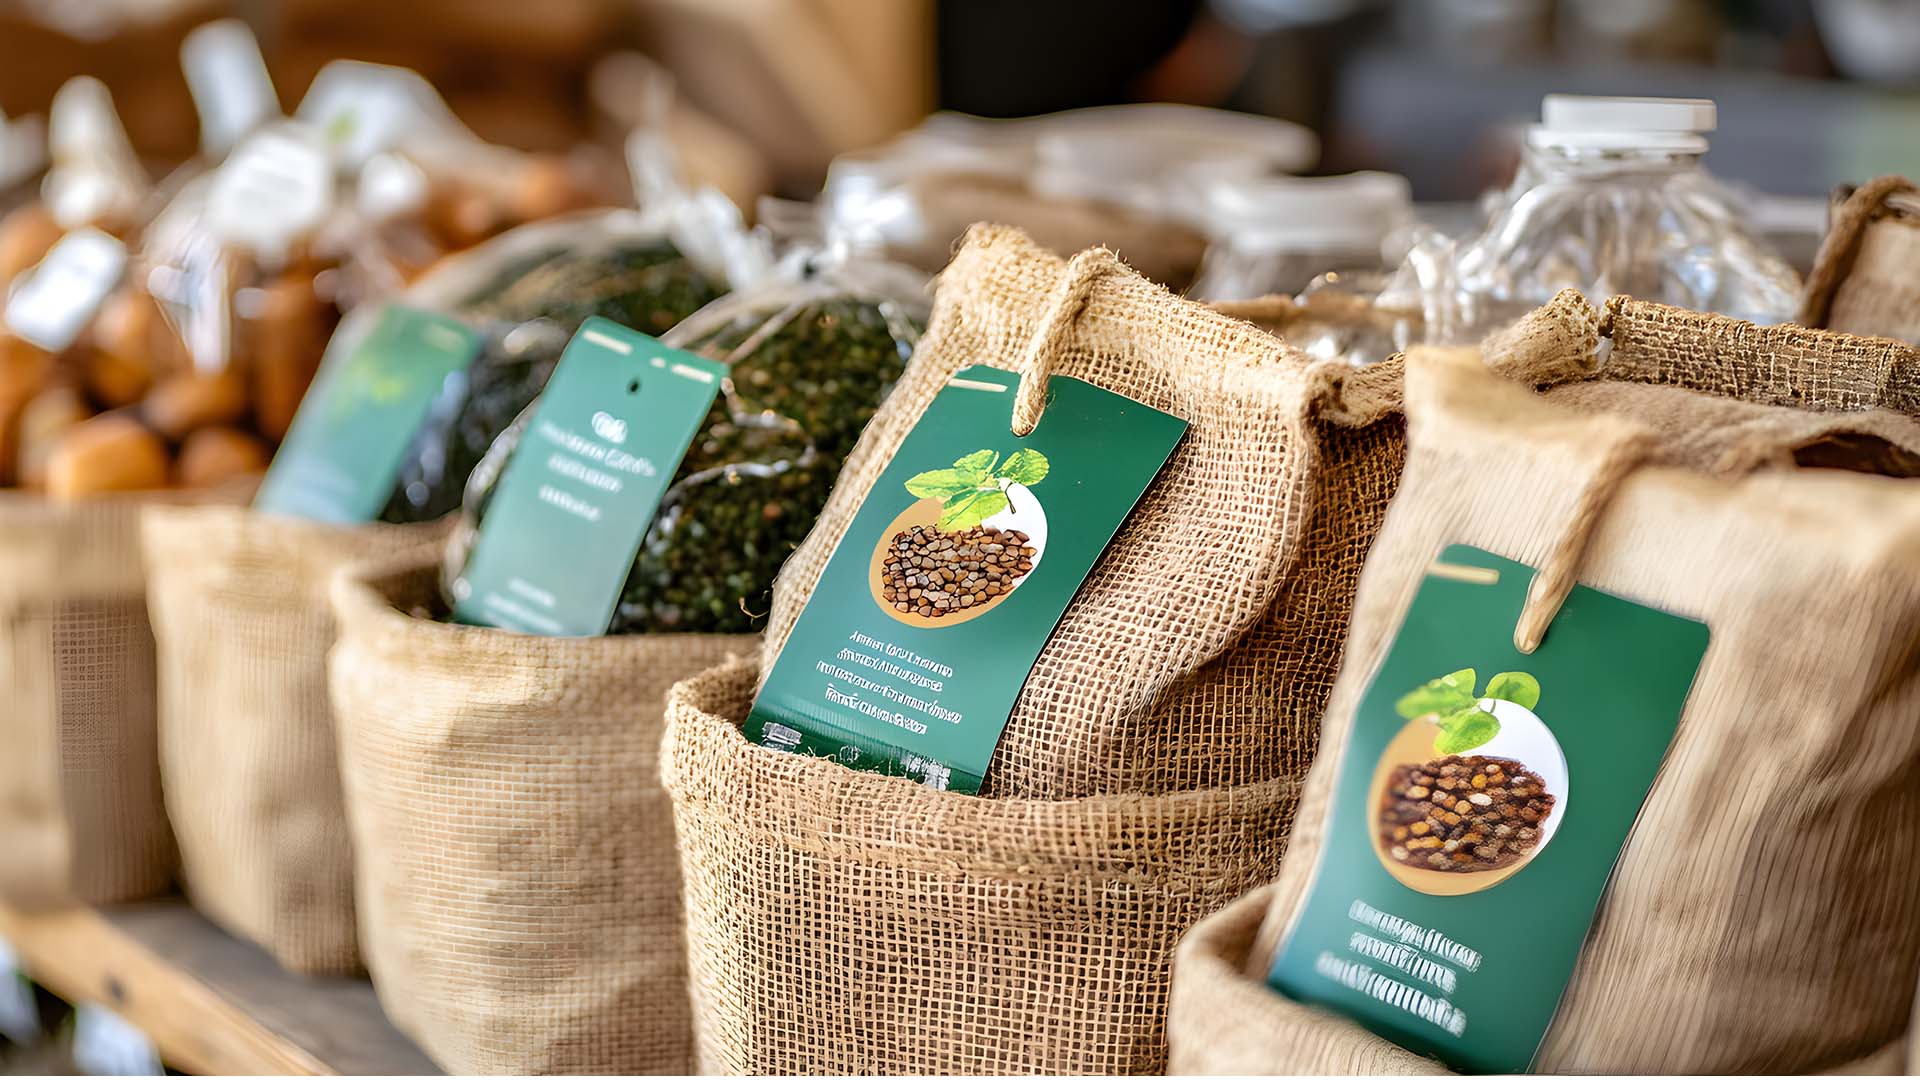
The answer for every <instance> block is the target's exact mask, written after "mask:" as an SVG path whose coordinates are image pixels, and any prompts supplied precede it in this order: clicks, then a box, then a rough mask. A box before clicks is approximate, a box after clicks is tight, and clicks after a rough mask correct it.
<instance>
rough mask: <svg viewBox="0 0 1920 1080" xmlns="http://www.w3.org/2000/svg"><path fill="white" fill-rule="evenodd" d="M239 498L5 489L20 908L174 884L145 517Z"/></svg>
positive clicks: (2, 792) (3, 542)
mask: <svg viewBox="0 0 1920 1080" xmlns="http://www.w3.org/2000/svg"><path fill="white" fill-rule="evenodd" d="M235 497H239V496H238V495H237V494H236V493H233V492H226V491H223V492H219V493H199V494H184V493H178V492H172V493H152V494H146V495H138V496H120V497H113V498H102V499H97V500H91V501H87V502H79V503H55V502H49V501H47V500H46V499H43V498H41V497H39V496H37V495H32V494H26V493H12V494H6V495H4V496H0V695H4V697H5V701H6V708H5V709H4V710H0V746H5V747H6V748H7V750H6V753H4V754H0V896H3V897H5V898H6V899H7V900H8V901H9V902H12V903H16V904H29V905H35V906H39V905H48V904H60V903H70V902H73V901H81V902H86V903H108V902H111V901H115V900H133V899H138V898H140V897H144V896H150V895H152V894H154V893H157V892H161V891H163V890H165V889H166V887H167V885H168V883H169V882H170V881H171V879H172V877H173V867H174V847H173V836H172V834H171V833H170V832H169V831H168V829H167V818H166V812H165V810H164V809H163V808H162V805H161V798H160V770H159V765H158V763H157V761H156V757H155V755H156V751H155V735H154V650H153V631H152V629H151V628H150V627H149V625H148V622H147V601H146V582H145V575H144V573H143V572H142V569H141V562H140V529H139V525H140V511H141V507H142V506H143V505H146V504H149V503H153V502H162V501H182V500H197V499H219V498H235Z"/></svg>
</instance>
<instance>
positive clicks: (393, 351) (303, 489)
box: [253, 304, 480, 525]
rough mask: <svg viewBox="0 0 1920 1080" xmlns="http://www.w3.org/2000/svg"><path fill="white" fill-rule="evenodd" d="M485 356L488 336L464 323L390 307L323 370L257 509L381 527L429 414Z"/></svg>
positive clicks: (296, 418)
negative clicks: (483, 343) (483, 339)
mask: <svg viewBox="0 0 1920 1080" xmlns="http://www.w3.org/2000/svg"><path fill="white" fill-rule="evenodd" d="M479 353H480V335H479V334H477V333H475V332H474V331H473V330H472V329H470V328H468V327H467V326H465V325H463V324H462V323H461V322H460V321H459V320H457V319H454V318H451V317H449V316H446V315H437V314H434V313H432V312H426V311H415V310H413V309H412V308H405V307H401V306H400V305H398V304H389V305H387V307H386V308H385V309H384V310H383V311H381V313H380V317H379V321H378V322H376V323H375V324H374V326H373V329H372V330H371V331H370V332H369V333H368V334H367V336H366V338H365V340H363V341H361V342H360V343H359V344H358V345H357V346H355V347H354V348H353V349H352V350H351V351H349V352H347V353H345V354H344V355H341V356H339V357H337V358H331V359H329V360H328V361H327V362H326V363H325V364H324V365H323V366H322V367H321V370H320V373H319V375H318V376H317V377H316V378H315V379H314V383H313V388H312V389H311V390H310V391H308V392H307V396H306V398H305V400H303V401H302V402H301V403H300V411H299V412H297V413H295V414H294V419H293V426H292V428H291V429H289V431H288V432H287V439H286V442H285V443H284V444H283V445H282V446H281V447H280V452H279V453H277V454H275V455H274V458H273V465H272V466H271V467H270V468H269V469H268V470H267V476H266V479H265V480H264V481H262V483H261V485H260V493H259V494H258V495H257V496H255V497H254V502H253V505H254V508H255V509H257V510H262V511H266V512H268V513H274V514H286V515H289V516H292V517H303V518H309V519H312V520H314V521H325V522H331V523H334V524H340V525H351V524H358V523H362V522H368V521H372V520H374V518H376V517H377V516H379V514H380V511H381V509H382V508H384V507H385V506H386V504H387V499H388V497H389V496H390V495H391V494H392V490H393V482H394V478H395V477H396V476H397V475H398V474H399V471H400V462H401V458H402V457H403V456H404V455H405V454H406V452H407V448H408V446H410V445H411V444H412V442H413V439H414V435H415V433H416V432H417V431H418V429H419V427H420V424H421V421H423V420H425V419H426V416H427V411H428V410H429V409H430V408H432V407H433V403H434V402H435V400H437V399H439V398H440V397H441V396H442V393H443V391H445V390H446V389H447V388H448V383H449V380H456V379H464V378H465V377H466V371H467V367H468V366H469V365H471V364H472V363H473V360H474V357H476V356H478V355H479Z"/></svg>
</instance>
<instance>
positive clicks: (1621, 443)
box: [1513, 431, 1654, 655]
mask: <svg viewBox="0 0 1920 1080" xmlns="http://www.w3.org/2000/svg"><path fill="white" fill-rule="evenodd" d="M1653 443H1654V440H1653V437H1652V435H1651V433H1649V432H1646V431H1639V432H1635V433H1633V434H1632V435H1629V436H1627V437H1625V438H1621V439H1618V440H1616V441H1615V442H1614V443H1613V444H1612V445H1611V446H1609V447H1608V448H1607V450H1606V457H1605V458H1604V459H1602V461H1601V462H1600V467H1599V468H1598V469H1597V470H1595V471H1594V474H1593V476H1592V477H1590V478H1589V479H1588V481H1587V486H1586V488H1585V489H1584V490H1582V491H1581V492H1580V501H1579V503H1578V504H1577V505H1576V506H1575V507H1574V511H1573V519H1572V520H1571V521H1569V522H1568V523H1567V528H1566V531H1565V532H1564V533H1563V534H1562V535H1561V537H1560V541H1559V543H1557V544H1555V545H1554V548H1553V551H1552V552H1551V553H1549V554H1548V555H1547V559H1546V561H1545V562H1543V563H1541V565H1540V570H1539V572H1537V573H1535V574H1534V575H1533V583H1532V584H1531V585H1529V586H1527V599H1526V603H1524V604H1522V605H1521V607H1520V619H1519V621H1518V622H1517V623H1515V624H1514V627H1513V647H1514V648H1515V649H1518V650H1520V652H1521V653H1523V654H1527V655H1532V653H1533V651H1534V650H1535V649H1538V648H1539V647H1540V642H1541V641H1542V640H1543V639H1544V638H1545V637H1546V636H1547V627H1548V625H1550V624H1551V623H1552V622H1553V619H1554V616H1556V615H1558V614H1560V606H1561V605H1562V604H1565V603H1566V602H1567V595H1568V594H1569V593H1571V592H1573V586H1574V583H1575V578H1576V577H1577V576H1578V575H1579V571H1580V561H1581V559H1583V558H1584V557H1585V556H1586V553H1587V545H1588V543H1589V542H1590V541H1592V539H1593V534H1594V533H1595V532H1596V531H1598V530H1599V526H1600V519H1601V518H1602V517H1604V516H1605V515H1606V512H1607V507H1608V506H1610V505H1611V504H1612V503H1613V497H1614V496H1615V495H1617V494H1618V493H1619V491H1620V487H1621V485H1622V484H1624V483H1625V482H1626V480H1627V478H1628V477H1630V476H1632V475H1633V474H1634V473H1635V472H1636V471H1638V470H1639V468H1640V466H1641V465H1642V464H1643V463H1645V461H1646V459H1647V456H1648V455H1649V454H1650V453H1651V452H1652V450H1653Z"/></svg>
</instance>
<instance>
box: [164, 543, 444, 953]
mask: <svg viewBox="0 0 1920 1080" xmlns="http://www.w3.org/2000/svg"><path fill="white" fill-rule="evenodd" d="M142 533H143V539H144V546H145V551H146V561H147V570H148V573H147V605H148V608H149V609H150V611H151V613H152V618H153V630H154V639H155V643H156V645H157V646H158V650H159V652H158V656H159V684H160V712H159V731H160V736H159V745H160V776H161V780H162V786H163V789H164V791H165V793H166V802H167V816H168V818H169V819H170V820H171V821H172V822H173V832H174V837H175V839H176V840H177V841H178V842H179V845H180V876H181V880H182V882H183V883H184V884H185V886H186V889H187V894H188V896H189V897H191V898H192V900H193V903H194V906H195V907H197V908H199V909H200V910H201V911H203V912H205V913H206V914H207V916H208V917H209V918H211V919H213V921H214V922H216V923H218V924H220V925H221V926H222V927H224V928H225V929H226V930H227V931H228V932H230V933H232V934H234V935H236V936H238V937H241V938H244V939H246V940H248V941H252V942H254V943H256V944H258V945H260V946H261V947H262V948H265V949H266V950H267V951H268V952H269V953H271V954H273V956H274V958H275V959H276V960H278V961H279V962H280V963H281V964H282V965H284V966H285V967H287V968H289V969H291V970H293V971H298V972H303V973H308V974H346V973H351V972H354V971H357V970H359V968H360V951H359V948H358V946H357V944H356V942H355V929H354V914H353V848H352V846H351V844H350V843H349V840H348V836H347V822H346V808H345V806H344V805H343V804H342V800H341V796H340V770H339V753H338V751H337V749H336V747H335V744H334V738H333V711H332V708H331V706H330V705H329V703H328V700H327V650H328V649H329V648H330V647H331V646H332V645H333V609H332V607H331V605H330V604H329V602H328V585H329V583H330V581H331V579H332V576H333V573H334V571H336V570H338V569H339V568H340V567H341V566H343V565H345V564H346V563H348V562H350V561H352V560H354V559H359V558H369V557H376V556H380V555H383V554H388V553H392V552H397V551H401V550H403V549H405V548H408V547H412V546H417V545H430V544H432V543H434V542H435V540H436V539H437V538H438V537H439V536H441V535H442V534H443V533H444V530H443V529H441V528H439V527H436V526H432V525H421V526H398V525H360V526H354V527H342V526H337V525H326V524H321V523H318V522H310V521H302V520H299V519H296V518H287V517H277V516H274V515H271V514H261V513H258V512H256V511H254V510H252V509H249V508H246V507H239V506H192V507H164V506H163V507H151V508H149V509H148V510H147V512H146V517H145V520H144V522H143V523H142Z"/></svg>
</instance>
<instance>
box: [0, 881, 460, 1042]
mask: <svg viewBox="0 0 1920 1080" xmlns="http://www.w3.org/2000/svg"><path fill="white" fill-rule="evenodd" d="M0 937H4V938H6V939H7V941H8V942H10V943H11V944H12V945H13V947H14V949H15V950H16V951H17V952H18V953H19V954H20V962H21V964H22V965H23V966H24V967H25V968H26V969H27V973H28V974H29V975H31V976H32V977H33V978H34V979H35V980H36V981H37V982H39V983H40V984H41V985H43V986H45V987H46V988H47V989H49V990H51V991H53V992H54V993H55V994H58V995H59V996H61V997H63V998H65V999H67V1000H68V1001H71V1002H74V1003H76V1004H78V1003H91V1004H96V1005H103V1006H105V1007H107V1008H110V1009H112V1010H113V1011H114V1012H116V1013H119V1014H120V1015H121V1016H123V1017H125V1018H126V1019H127V1020H128V1021H130V1022H132V1023H133V1024H134V1025H135V1026H137V1027H139V1028H140V1029H141V1030H142V1031H144V1032H146V1034H147V1037H148V1038H150V1039H152V1040H153V1042H154V1045H155V1046H157V1047H158V1048H159V1050H160V1056H161V1057H162V1058H163V1059H165V1060H166V1062H167V1064H168V1065H171V1066H173V1067H174V1068H176V1069H180V1070H183V1071H185V1072H191V1073H199V1074H205V1075H260V1074H281V1075H294V1076H322V1075H332V1074H348V1075H354V1074H363V1075H364V1074H376V1075H394V1074H399V1075H423V1074H429V1073H436V1072H438V1071H439V1070H437V1069H435V1068H434V1065H433V1063H432V1062H431V1061H429V1060H428V1059H427V1057H426V1055H424V1054H422V1053H421V1052H420V1051H419V1049H418V1048H416V1047H415V1046H414V1045H413V1044H412V1043H411V1042H409V1041H408V1040H407V1038H406V1037H405V1036H404V1035H401V1034H400V1033H399V1032H398V1031H395V1030H394V1028H393V1025H391V1024H389V1023H388V1022H387V1019H386V1016H385V1015H384V1014H383V1013H382V1012H381V1011H380V1004H379V1002H378V1001H376V1000H375V999H374V994H373V986H372V984H370V983H368V982H367V981H366V980H364V979H339V978H308V977H306V976H301V975H291V974H288V973H287V972H285V971H283V970H281V968H280V967H279V965H277V964H275V963H274V962H273V960H272V958H270V957H269V956H268V955H267V954H266V953H265V952H263V951H261V950H260V949H259V948H257V947H255V946H253V945H250V944H247V943H246V942H243V941H239V940H237V939H235V938H233V937H230V936H228V935H227V934H226V933H225V932H223V931H221V930H220V929H218V928H217V927H215V926H214V925H213V924H212V923H209V922H208V921H207V920H206V919H204V918H202V917H201V915H200V914H199V913H198V912H196V911H194V910H193V909H192V908H191V907H189V906H188V905H187V902H186V901H185V900H182V899H180V898H178V897H174V898H169V899H163V900H152V901H144V902H141V903H137V904H123V905H116V906H113V907H108V908H99V909H91V908H70V909H66V910H61V911H49V912H23V911H16V910H13V909H11V908H8V907H6V906H4V905H0Z"/></svg>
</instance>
